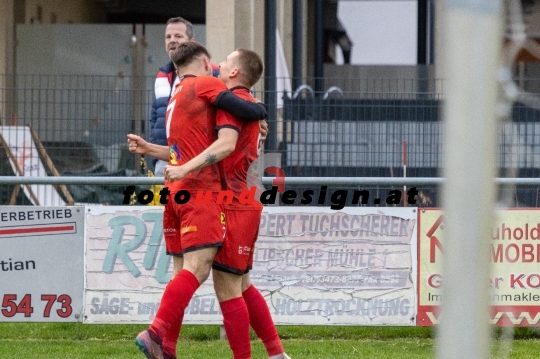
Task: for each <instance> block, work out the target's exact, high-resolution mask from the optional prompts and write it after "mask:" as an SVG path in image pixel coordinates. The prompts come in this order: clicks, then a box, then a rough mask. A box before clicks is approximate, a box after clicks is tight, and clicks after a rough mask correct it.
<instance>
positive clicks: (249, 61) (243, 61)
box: [236, 48, 264, 87]
mask: <svg viewBox="0 0 540 359" xmlns="http://www.w3.org/2000/svg"><path fill="white" fill-rule="evenodd" d="M236 51H238V54H239V56H238V57H237V61H238V66H239V67H240V68H241V69H242V71H240V75H241V76H242V77H243V80H244V81H242V82H244V83H245V84H246V85H248V86H249V87H251V86H253V85H255V84H256V83H257V81H259V79H260V78H261V75H262V73H263V69H264V65H263V61H262V59H261V57H260V56H259V54H257V53H256V52H255V51H251V50H248V49H242V48H239V49H237V50H236Z"/></svg>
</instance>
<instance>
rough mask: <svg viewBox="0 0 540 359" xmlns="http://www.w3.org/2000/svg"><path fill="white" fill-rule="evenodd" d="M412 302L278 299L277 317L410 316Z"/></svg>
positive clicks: (397, 299)
mask: <svg viewBox="0 0 540 359" xmlns="http://www.w3.org/2000/svg"><path fill="white" fill-rule="evenodd" d="M410 310H411V302H410V301H409V299H401V298H396V299H371V300H364V299H356V298H353V299H349V300H343V299H340V300H330V299H309V300H298V301H297V300H294V299H276V301H275V304H274V314H275V315H320V316H324V317H327V316H331V315H337V316H342V315H344V314H345V315H349V316H367V317H380V316H383V317H384V316H409V314H410Z"/></svg>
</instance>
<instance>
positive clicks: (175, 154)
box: [169, 143, 182, 165]
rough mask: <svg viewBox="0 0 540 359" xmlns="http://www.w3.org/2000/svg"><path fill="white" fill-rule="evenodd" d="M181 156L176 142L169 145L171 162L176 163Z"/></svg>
mask: <svg viewBox="0 0 540 359" xmlns="http://www.w3.org/2000/svg"><path fill="white" fill-rule="evenodd" d="M181 157H182V155H181V154H180V149H179V148H178V146H177V145H176V143H175V144H174V145H172V146H171V147H169V160H170V162H171V164H173V165H177V164H178V161H180V158H181Z"/></svg>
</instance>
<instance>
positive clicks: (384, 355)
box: [0, 323, 540, 359]
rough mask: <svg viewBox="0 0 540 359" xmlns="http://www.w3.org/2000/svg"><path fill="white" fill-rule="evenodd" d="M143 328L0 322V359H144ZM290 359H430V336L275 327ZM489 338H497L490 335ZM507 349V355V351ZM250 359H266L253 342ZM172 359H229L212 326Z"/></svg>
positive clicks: (531, 335) (183, 343) (532, 346)
mask: <svg viewBox="0 0 540 359" xmlns="http://www.w3.org/2000/svg"><path fill="white" fill-rule="evenodd" d="M146 327H147V326H146V325H91V324H84V325H83V324H80V323H0V358H39V359H53V358H54V359H57V358H58V359H60V358H62V359H63V358H88V359H90V358H92V359H93V358H144V356H143V355H142V354H141V353H140V352H139V351H138V350H137V348H136V347H135V345H134V344H133V340H134V338H135V336H136V335H137V333H138V332H139V331H141V330H143V329H145V328H146ZM278 329H279V332H280V335H281V337H282V338H283V344H284V346H285V349H286V351H287V353H288V354H289V355H290V356H291V357H292V358H293V359H300V358H302V359H303V358H310V359H311V358H313V359H315V358H320V359H327V358H343V359H349V358H351V359H352V358H355V359H358V358H373V359H423V358H434V357H435V355H434V347H435V345H436V340H434V331H433V330H432V329H431V328H419V327H320V326H315V327H307V326H302V327H299V326H294V327H293V326H289V327H279V328H278ZM494 335H495V336H496V335H497V333H495V334H494ZM506 346H510V349H511V350H507V349H508V348H507V347H506ZM252 347H253V358H254V359H256V358H261V359H262V358H266V355H265V351H264V348H263V346H262V344H261V343H260V341H259V340H258V339H256V338H255V337H253V341H252ZM539 353H540V333H539V332H538V331H535V330H532V329H527V328H517V329H516V332H515V339H514V341H512V342H501V341H500V340H497V339H495V340H494V341H493V355H492V358H497V359H499V358H500V359H502V358H512V359H514V358H515V359H518V358H519V359H528V358H531V359H532V358H538V357H539ZM178 358H189V359H198V358H201V359H212V358H232V355H231V352H230V350H229V347H228V344H227V342H226V341H223V340H219V328H218V327H217V326H206V325H205V326H200V325H197V326H195V325H186V326H185V327H184V328H183V330H182V339H181V340H180V342H179V345H178Z"/></svg>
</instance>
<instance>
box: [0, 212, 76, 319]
mask: <svg viewBox="0 0 540 359" xmlns="http://www.w3.org/2000/svg"><path fill="white" fill-rule="evenodd" d="M0 248H1V250H0V303H1V307H0V322H1V321H8V322H30V321H31V322H75V321H82V317H81V315H82V311H83V309H82V307H83V293H84V288H83V284H84V280H83V278H84V207H65V206H64V207H46V208H45V207H33V206H1V207H0Z"/></svg>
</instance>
